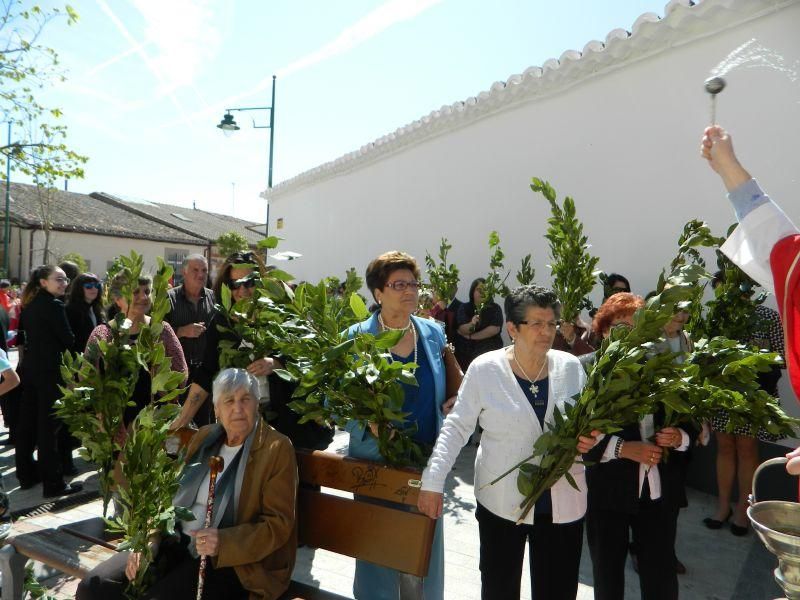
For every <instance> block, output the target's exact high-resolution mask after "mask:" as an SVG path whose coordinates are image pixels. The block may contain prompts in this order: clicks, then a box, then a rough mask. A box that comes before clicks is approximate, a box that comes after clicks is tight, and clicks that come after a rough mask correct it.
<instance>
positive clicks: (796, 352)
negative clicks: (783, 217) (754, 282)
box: [769, 235, 800, 398]
mask: <svg viewBox="0 0 800 600" xmlns="http://www.w3.org/2000/svg"><path fill="white" fill-rule="evenodd" d="M769 262H770V268H771V269H772V278H773V282H774V284H775V298H776V299H777V301H778V310H779V312H780V314H781V322H782V323H783V333H784V338H785V340H786V356H785V357H784V359H785V360H786V366H787V368H788V370H789V380H790V381H791V383H792V389H794V393H795V395H796V396H797V397H798V398H800V293H798V289H797V288H798V284H800V235H790V236H787V237H785V238H783V239H781V240H779V241H778V242H777V243H776V244H775V246H774V247H773V248H772V252H771V253H770V257H769Z"/></svg>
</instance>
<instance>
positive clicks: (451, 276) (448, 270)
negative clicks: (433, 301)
mask: <svg viewBox="0 0 800 600" xmlns="http://www.w3.org/2000/svg"><path fill="white" fill-rule="evenodd" d="M452 249H453V246H452V245H451V244H449V243H448V242H447V238H442V241H441V243H440V244H439V262H438V263H437V262H436V260H434V258H433V257H432V256H431V255H430V253H429V252H425V266H426V268H427V270H428V282H429V283H430V287H431V288H432V290H433V294H434V296H435V297H436V298H437V299H438V300H443V301H444V302H445V303H447V304H449V303H450V302H451V301H452V300H453V298H455V297H456V291H457V290H458V275H459V273H458V267H457V266H456V265H454V264H453V263H450V264H447V254H448V253H449V252H450V250H452Z"/></svg>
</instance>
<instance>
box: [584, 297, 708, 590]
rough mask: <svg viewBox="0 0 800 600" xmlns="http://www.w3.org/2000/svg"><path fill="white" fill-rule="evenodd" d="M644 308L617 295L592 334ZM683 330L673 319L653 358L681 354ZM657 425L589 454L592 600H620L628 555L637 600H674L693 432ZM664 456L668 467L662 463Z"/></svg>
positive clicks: (640, 426)
mask: <svg viewBox="0 0 800 600" xmlns="http://www.w3.org/2000/svg"><path fill="white" fill-rule="evenodd" d="M642 306H644V300H643V299H642V298H641V296H636V295H634V294H631V293H628V292H619V293H616V294H614V295H612V296H610V297H609V298H608V299H607V300H606V301H605V303H604V304H603V306H601V307H600V309H599V310H598V312H597V314H596V315H595V318H594V330H595V331H597V332H598V333H599V334H601V335H602V336H603V338H607V337H608V336H609V335H610V332H611V330H612V328H615V327H631V326H633V318H634V313H635V312H636V311H637V310H638V309H639V308H640V307H642ZM683 323H685V315H683V314H680V313H679V314H678V315H676V317H675V318H674V319H673V320H672V321H671V322H670V323H668V324H667V325H666V326H665V328H664V336H665V337H664V339H663V340H662V341H660V342H658V343H656V344H654V350H655V351H656V352H667V351H673V352H677V351H685V350H686V349H687V347H686V345H685V340H686V338H685V336H681V335H679V332H680V330H681V328H682V326H683ZM663 418H664V415H663V412H662V411H658V412H656V414H654V415H646V416H645V417H644V418H642V419H641V420H640V421H639V422H638V423H629V424H620V425H621V426H622V429H621V431H619V432H617V433H616V434H614V435H607V436H603V437H602V438H601V439H600V442H599V443H598V444H597V446H596V447H595V448H593V449H592V450H591V451H590V452H588V453H587V456H586V460H587V461H588V462H590V463H591V465H590V466H589V467H588V468H587V472H586V478H587V483H588V486H589V494H588V505H589V506H588V511H587V514H586V537H587V540H588V544H589V552H590V554H591V557H592V569H593V574H594V594H595V598H597V600H618V599H619V598H623V597H624V596H625V561H626V559H627V556H628V552H629V547H630V548H631V549H635V557H636V563H635V566H636V569H637V572H638V573H639V585H640V587H641V596H642V598H643V600H658V599H664V600H673V599H675V598H677V597H678V579H677V568H678V567H677V562H678V561H677V558H676V557H675V550H674V544H675V533H676V527H677V520H678V510H679V509H680V507H681V506H685V501H686V493H685V487H684V478H685V456H686V452H687V450H688V449H689V447H690V445H691V442H692V436H693V435H694V432H693V431H687V430H686V429H685V428H683V427H681V428H678V427H660V422H663ZM690 434H691V435H690ZM666 449H669V452H670V456H669V460H667V461H662V460H661V458H662V455H663V453H664V452H665V450H666ZM631 538H632V539H633V544H632V545H630V544H629V540H630V539H631Z"/></svg>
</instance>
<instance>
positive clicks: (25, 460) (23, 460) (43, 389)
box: [14, 374, 64, 491]
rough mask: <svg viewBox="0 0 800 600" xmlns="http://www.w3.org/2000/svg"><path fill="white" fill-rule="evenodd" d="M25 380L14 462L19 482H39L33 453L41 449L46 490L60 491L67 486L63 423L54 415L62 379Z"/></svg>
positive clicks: (48, 377)
mask: <svg viewBox="0 0 800 600" xmlns="http://www.w3.org/2000/svg"><path fill="white" fill-rule="evenodd" d="M30 379H31V378H28V380H27V381H25V384H24V387H23V390H22V406H21V407H20V415H19V423H18V424H17V445H16V449H15V452H14V460H15V462H16V467H17V479H18V480H19V481H20V483H23V484H25V483H31V482H34V481H36V480H37V479H38V477H37V464H36V462H35V461H34V460H33V451H34V449H36V448H38V450H39V464H38V470H39V473H38V474H39V475H41V479H42V483H43V488H44V489H45V490H46V491H48V490H53V491H57V490H59V489H61V488H62V487H64V476H63V473H62V465H63V461H62V452H61V450H60V449H59V446H60V444H59V442H60V441H61V440H62V435H63V434H62V433H61V430H62V428H63V424H62V423H61V421H60V420H59V419H58V418H56V416H55V414H54V413H53V403H54V402H55V401H56V399H58V398H60V397H61V391H60V390H59V389H58V384H59V383H60V382H61V378H60V377H59V376H57V375H55V374H53V375H52V376H41V377H39V378H37V379H36V380H30Z"/></svg>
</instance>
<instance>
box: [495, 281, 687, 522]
mask: <svg viewBox="0 0 800 600" xmlns="http://www.w3.org/2000/svg"><path fill="white" fill-rule="evenodd" d="M699 276H700V273H698V271H697V270H695V269H691V268H690V267H689V266H684V267H681V268H679V269H677V270H676V271H675V273H673V274H672V275H671V276H670V278H669V279H668V281H669V283H670V285H671V287H669V288H667V289H666V290H665V291H664V292H662V293H661V294H659V295H657V296H655V297H653V298H651V299H650V301H649V302H648V303H647V305H646V306H644V307H642V308H640V309H639V310H638V311H637V312H636V314H635V315H634V325H633V328H632V329H630V330H628V329H622V328H615V329H612V330H611V333H610V335H609V337H608V339H606V340H605V341H604V342H603V345H602V346H601V349H600V350H599V351H598V353H597V359H596V361H595V363H594V365H593V367H592V368H591V370H590V371H589V373H588V378H587V381H586V385H585V386H584V388H583V390H582V391H581V393H580V395H579V396H578V397H577V398H576V399H575V400H574V402H572V403H569V402H568V403H566V404H565V409H564V411H563V412H561V411H557V410H554V412H553V420H552V421H551V422H549V423H548V424H547V425H548V428H547V430H546V431H545V432H544V433H543V434H542V435H541V436H540V437H539V438H538V439H537V440H536V443H535V445H534V448H533V451H532V454H531V456H530V457H528V458H526V459H525V460H524V461H522V463H521V465H516V466H515V467H513V468H512V469H511V471H509V473H510V472H512V471H513V470H514V469H515V468H517V467H519V468H520V471H519V472H518V474H517V486H518V488H519V489H520V490H522V489H525V490H528V493H527V494H524V496H525V499H524V500H523V502H522V503H521V504H520V508H521V510H522V513H521V516H520V521H522V520H524V519H525V517H526V516H527V514H528V512H529V511H530V510H531V509H532V508H533V506H534V504H535V503H536V500H537V499H538V498H539V497H540V496H541V494H542V493H544V491H545V490H547V489H549V488H550V487H552V485H553V484H554V483H555V482H556V481H558V480H559V479H560V478H561V477H565V478H566V479H567V481H568V482H569V483H570V485H573V484H576V482H575V481H574V479H572V478H571V476H567V475H568V472H569V469H570V468H571V467H572V465H573V463H574V462H575V458H576V457H577V455H578V450H577V443H578V437H579V436H586V435H589V433H591V432H592V431H594V430H598V431H601V432H603V433H613V432H615V431H618V430H619V428H620V427H622V426H624V425H626V424H628V423H635V422H637V421H638V420H639V419H640V418H641V416H643V415H646V414H650V413H653V412H655V410H656V407H657V406H658V402H659V401H660V400H661V399H666V402H668V403H672V404H673V405H675V406H678V404H677V403H676V402H675V394H676V393H677V392H676V390H675V388H676V387H678V388H680V387H681V386H683V385H686V383H685V381H684V380H683V378H682V369H683V367H682V366H681V365H680V364H679V363H676V362H675V356H674V355H673V354H671V353H669V352H666V353H659V351H658V348H657V347H656V346H655V344H654V342H655V341H657V340H658V339H659V338H660V337H661V335H662V333H663V327H664V325H665V324H666V323H667V322H668V321H669V320H670V319H672V316H673V315H674V314H675V312H676V310H677V309H678V306H680V304H681V303H682V302H684V301H685V300H687V299H689V298H691V297H692V295H693V294H694V287H695V283H696V281H697V278H698V277H699ZM531 460H533V461H537V462H538V468H537V469H530V468H529V467H525V468H523V466H522V465H524V464H526V463H529V461H531ZM501 478H502V477H501ZM499 479H500V478H498V480H499ZM495 481H497V480H495ZM493 483H494V482H493Z"/></svg>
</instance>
